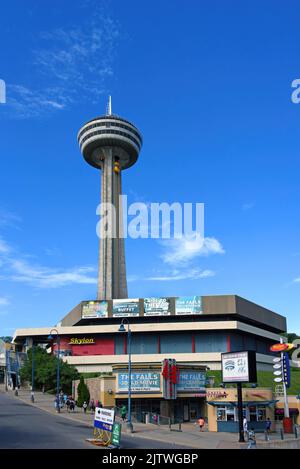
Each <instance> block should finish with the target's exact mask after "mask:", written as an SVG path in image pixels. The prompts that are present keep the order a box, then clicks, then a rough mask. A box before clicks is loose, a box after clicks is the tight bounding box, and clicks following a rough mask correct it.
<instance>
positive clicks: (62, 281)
mask: <svg viewBox="0 0 300 469" xmlns="http://www.w3.org/2000/svg"><path fill="white" fill-rule="evenodd" d="M27 259H28V256H25V255H24V254H23V255H18V256H17V255H16V252H14V250H13V249H12V248H11V247H10V246H9V245H8V243H7V242H6V241H4V240H0V262H1V264H2V266H1V271H2V275H1V279H5V280H10V281H14V282H22V283H26V284H28V285H32V286H33V287H36V288H59V287H64V286H67V285H72V284H96V283H97V278H96V276H95V275H92V274H94V273H95V272H96V268H95V267H93V266H79V267H72V268H52V267H47V266H41V265H37V264H32V263H30V262H29V261H28V260H27ZM0 305H1V303H0Z"/></svg>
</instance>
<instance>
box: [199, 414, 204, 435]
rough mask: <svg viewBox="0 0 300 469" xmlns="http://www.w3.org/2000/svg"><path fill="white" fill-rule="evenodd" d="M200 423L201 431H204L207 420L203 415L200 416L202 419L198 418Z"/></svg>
mask: <svg viewBox="0 0 300 469" xmlns="http://www.w3.org/2000/svg"><path fill="white" fill-rule="evenodd" d="M198 425H199V431H200V432H203V429H204V425H205V420H204V418H203V417H200V419H199V420H198Z"/></svg>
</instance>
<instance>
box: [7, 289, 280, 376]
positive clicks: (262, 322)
mask: <svg viewBox="0 0 300 469" xmlns="http://www.w3.org/2000/svg"><path fill="white" fill-rule="evenodd" d="M122 317H127V319H128V320H129V322H130V327H131V331H132V347H131V351H132V362H133V363H135V364H139V363H145V362H147V363H149V365H154V364H156V365H157V364H161V362H162V360H163V359H165V358H174V359H176V361H177V363H178V364H186V365H195V366H196V365H197V366H208V367H209V368H210V369H212V370H213V369H220V368H221V353H222V352H229V351H238V350H255V351H256V353H257V363H258V369H260V370H271V369H272V353H271V352H270V350H269V349H270V346H271V345H272V344H274V343H277V342H279V341H280V334H281V333H282V332H285V331H286V319H285V317H283V316H281V315H279V314H277V313H275V312H272V311H270V310H268V309H266V308H263V307H262V306H259V305H257V304H255V303H252V302H251V301H248V300H245V299H243V298H241V297H239V296H236V295H220V296H202V297H200V296H195V297H178V298H175V297H172V298H140V299H127V300H120V299H116V300H108V301H84V302H81V303H80V304H78V305H77V306H76V307H75V308H74V309H72V310H71V311H70V312H69V314H67V315H66V316H65V317H64V318H63V319H62V320H61V321H60V322H59V324H58V326H57V329H58V332H59V334H60V344H61V355H62V356H63V357H64V360H66V361H67V362H68V363H70V364H72V365H75V366H76V368H77V369H78V370H79V371H81V372H110V371H112V368H113V366H114V365H125V364H127V363H128V354H127V338H126V336H127V335H126V334H122V333H120V332H118V328H119V324H120V322H121V320H122ZM50 329H51V327H41V328H32V329H18V330H16V332H15V335H14V342H15V343H16V345H17V346H18V347H19V348H20V349H23V348H24V347H25V344H27V346H30V345H31V344H32V343H33V342H34V343H35V344H39V343H41V344H45V343H48V335H49V331H50ZM54 352H55V347H54Z"/></svg>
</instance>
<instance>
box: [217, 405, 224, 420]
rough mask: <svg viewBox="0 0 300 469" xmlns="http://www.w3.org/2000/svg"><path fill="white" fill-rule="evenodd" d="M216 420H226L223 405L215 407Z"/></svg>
mask: <svg viewBox="0 0 300 469" xmlns="http://www.w3.org/2000/svg"><path fill="white" fill-rule="evenodd" d="M217 420H218V421H219V422H225V421H226V408H225V407H218V408H217Z"/></svg>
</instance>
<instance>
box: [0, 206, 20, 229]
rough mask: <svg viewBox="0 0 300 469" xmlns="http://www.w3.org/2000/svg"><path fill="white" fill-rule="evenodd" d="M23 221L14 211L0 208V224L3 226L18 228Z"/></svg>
mask: <svg viewBox="0 0 300 469" xmlns="http://www.w3.org/2000/svg"><path fill="white" fill-rule="evenodd" d="M20 222H21V218H20V217H19V216H18V215H17V214H16V213H13V212H10V211H8V210H5V209H3V208H1V209H0V226H1V227H7V226H8V227H13V228H18V227H19V223H20Z"/></svg>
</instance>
